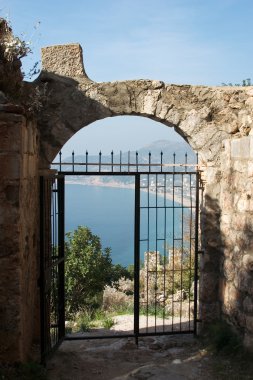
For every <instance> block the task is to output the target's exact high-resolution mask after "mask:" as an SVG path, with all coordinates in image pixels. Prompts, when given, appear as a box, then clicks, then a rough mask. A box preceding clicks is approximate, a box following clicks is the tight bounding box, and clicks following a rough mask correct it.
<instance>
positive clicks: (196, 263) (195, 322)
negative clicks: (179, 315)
mask: <svg viewBox="0 0 253 380" xmlns="http://www.w3.org/2000/svg"><path fill="white" fill-rule="evenodd" d="M199 180H200V178H199V171H198V170H197V171H196V205H195V257H194V259H195V268H194V329H193V331H194V334H195V335H196V334H197V312H198V310H197V305H198V280H199V278H198V250H199Z"/></svg>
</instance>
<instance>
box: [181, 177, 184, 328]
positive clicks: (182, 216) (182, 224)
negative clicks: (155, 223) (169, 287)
mask: <svg viewBox="0 0 253 380" xmlns="http://www.w3.org/2000/svg"><path fill="white" fill-rule="evenodd" d="M181 218H182V220H181V263H180V285H181V289H180V290H181V298H180V331H182V301H183V270H184V269H183V257H184V173H182V174H181Z"/></svg>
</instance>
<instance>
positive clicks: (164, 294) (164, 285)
mask: <svg viewBox="0 0 253 380" xmlns="http://www.w3.org/2000/svg"><path fill="white" fill-rule="evenodd" d="M166 179H167V176H166V174H164V200H163V202H164V203H163V206H164V236H163V237H164V247H163V331H164V330H165V300H166V249H167V247H166V229H167V220H166V193H167V187H166V186H167V183H166Z"/></svg>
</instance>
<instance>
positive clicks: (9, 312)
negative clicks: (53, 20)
mask: <svg viewBox="0 0 253 380" xmlns="http://www.w3.org/2000/svg"><path fill="white" fill-rule="evenodd" d="M1 46H2V45H1ZM16 63H17V62H16V61H15V68H13V67H12V64H11V65H10V63H8V62H5V61H3V62H2V61H1V62H0V69H1V70H2V71H1V72H3V73H5V72H6V71H5V70H4V69H5V66H7V68H8V65H10V66H11V68H8V70H9V71H8V70H7V72H8V73H12V75H10V76H8V77H7V76H6V75H3V76H2V77H3V78H4V79H5V84H6V88H3V89H2V90H3V91H6V94H7V95H10V97H9V99H8V97H7V98H6V97H5V95H4V94H3V93H1V96H0V127H1V131H0V134H1V136H0V137H1V138H0V153H1V160H2V162H1V165H0V173H1V179H2V181H1V196H0V207H1V218H0V219H1V220H0V225H1V228H2V235H1V239H0V247H1V250H0V256H1V257H0V259H1V276H0V280H1V281H0V290H1V294H0V296H1V297H0V298H1V303H2V305H3V306H2V307H1V309H0V316H1V326H0V343H1V344H0V346H1V350H0V358H1V359H2V358H3V360H4V361H13V362H15V361H19V360H25V359H26V358H27V357H28V355H29V352H30V347H31V342H32V339H33V338H34V337H36V336H37V334H38V330H39V328H38V327H39V326H38V321H39V318H37V316H38V315H39V314H38V313H37V312H38V308H37V306H38V302H36V300H38V283H39V276H38V272H37V269H38V256H39V254H38V252H39V229H38V225H39V213H38V210H39V191H38V190H39V188H38V177H39V174H41V171H42V172H44V170H48V169H49V166H50V164H51V162H52V161H53V159H54V157H55V156H56V154H57V153H58V152H59V150H60V149H61V148H62V146H63V145H64V144H65V143H66V141H67V140H68V139H69V138H70V137H72V136H73V135H74V134H75V133H76V132H77V131H79V130H80V129H81V128H83V127H85V126H87V125H89V124H90V123H92V122H94V121H96V120H100V119H103V118H106V117H113V116H120V115H136V116H143V117H148V118H151V119H153V120H156V121H159V122H161V123H163V124H164V125H166V126H167V127H171V126H174V128H175V130H176V131H177V132H178V133H179V134H180V135H181V136H183V138H184V139H185V140H186V141H187V142H188V143H189V144H190V145H191V147H192V148H193V149H194V150H195V151H198V152H199V157H200V168H201V169H202V171H203V173H202V177H203V180H204V181H205V191H204V199H203V207H202V211H201V224H202V227H201V233H202V240H203V254H202V259H201V270H202V279H203V281H202V286H201V306H202V310H201V317H202V319H203V321H208V320H210V319H214V318H217V317H220V316H221V314H222V315H223V316H225V317H226V318H228V319H229V320H230V322H232V323H233V325H234V326H235V327H237V328H238V329H239V330H240V331H241V332H242V334H243V336H244V339H245V344H246V345H248V346H249V347H251V348H252V347H253V321H252V310H253V290H252V289H253V270H252V268H253V249H252V241H253V222H252V220H253V218H252V217H253V202H252V199H253V188H252V178H253V132H252V131H253V88H252V87H205V86H188V85H183V86H178V85H173V84H165V83H163V82H161V81H153V80H134V81H122V82H112V83H110V82H108V83H96V82H94V81H92V80H90V79H89V78H88V77H87V75H86V73H85V70H84V67H83V61H82V49H81V47H80V46H79V45H78V44H72V45H63V46H52V47H47V48H44V49H43V54H42V63H43V71H42V73H41V75H40V77H39V78H38V79H37V80H36V81H35V82H34V83H32V84H29V85H27V86H25V87H26V94H25V95H24V93H22V94H21V95H20V96H21V98H22V99H21V101H20V104H21V105H23V104H26V100H27V99H26V96H27V97H28V98H29V97H30V98H32V97H33V99H32V100H33V103H34V104H35V106H36V108H37V109H39V110H40V111H39V112H37V113H36V115H35V118H34V119H33V120H30V119H29V118H28V117H27V115H26V113H25V110H24V108H23V107H20V104H19V105H17V104H15V100H13V98H12V95H13V93H12V92H10V94H8V91H9V90H8V84H9V83H8V82H11V83H10V84H11V85H13V84H14V85H15V86H14V88H15V91H16V90H17V89H20V87H22V86H21V83H20V82H21V76H20V75H19V74H20V73H19V72H18V78H19V79H18V86H17V83H16V81H17V71H18V70H19V66H18V65H16ZM6 78H7V80H6ZM9 78H10V79H9ZM16 87H17V88H16ZM12 90H13V89H12ZM34 94H36V95H35V97H34ZM10 99H12V100H10ZM29 100H30V99H29ZM11 102H12V103H11ZM13 102H14V104H13ZM28 103H29V102H28ZM14 142H15V143H14ZM35 319H36V321H35ZM10 321H11V322H10ZM35 330H36V331H35Z"/></svg>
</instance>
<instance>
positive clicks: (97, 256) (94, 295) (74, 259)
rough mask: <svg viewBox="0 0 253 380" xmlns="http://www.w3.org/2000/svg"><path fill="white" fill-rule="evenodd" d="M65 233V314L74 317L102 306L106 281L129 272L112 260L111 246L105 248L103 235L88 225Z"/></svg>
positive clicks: (112, 281)
mask: <svg viewBox="0 0 253 380" xmlns="http://www.w3.org/2000/svg"><path fill="white" fill-rule="evenodd" d="M66 236H67V238H68V240H67V241H66V243H65V252H66V261H65V295H66V316H67V318H70V319H73V318H75V315H76V314H77V313H79V312H91V311H94V310H96V309H99V308H100V307H101V305H102V300H103V290H104V287H105V285H111V284H112V283H115V282H117V281H118V280H119V279H120V278H121V277H128V278H129V277H130V274H129V272H128V270H127V269H126V268H124V267H122V266H121V265H119V264H117V265H114V264H112V259H111V249H110V248H105V249H104V250H102V246H101V242H100V238H99V237H98V236H96V235H94V234H92V232H91V231H90V229H89V228H88V227H84V226H79V227H78V228H77V229H76V230H75V231H73V232H69V233H67V234H66Z"/></svg>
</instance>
